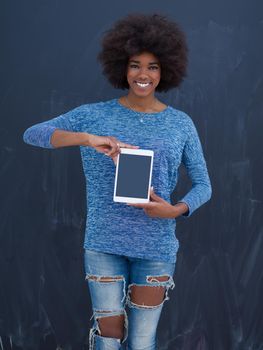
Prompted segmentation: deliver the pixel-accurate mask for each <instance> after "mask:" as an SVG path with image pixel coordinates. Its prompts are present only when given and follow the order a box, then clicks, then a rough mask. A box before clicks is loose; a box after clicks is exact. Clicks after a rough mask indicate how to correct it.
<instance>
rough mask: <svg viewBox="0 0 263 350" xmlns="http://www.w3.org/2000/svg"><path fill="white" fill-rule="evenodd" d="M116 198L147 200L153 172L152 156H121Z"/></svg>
mask: <svg viewBox="0 0 263 350" xmlns="http://www.w3.org/2000/svg"><path fill="white" fill-rule="evenodd" d="M119 157H120V158H119V169H118V179H117V185H116V196H120V197H135V198H147V197H148V186H149V179H150V170H151V158H152V157H151V156H141V155H134V154H122V153H121V154H120V155H119Z"/></svg>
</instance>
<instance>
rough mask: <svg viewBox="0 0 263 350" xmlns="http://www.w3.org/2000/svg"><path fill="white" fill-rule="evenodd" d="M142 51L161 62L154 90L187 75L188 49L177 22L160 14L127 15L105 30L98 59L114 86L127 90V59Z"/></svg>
mask: <svg viewBox="0 0 263 350" xmlns="http://www.w3.org/2000/svg"><path fill="white" fill-rule="evenodd" d="M142 52H150V53H152V54H153V55H155V56H156V57H157V58H158V60H159V62H160V66H161V80H160V83H159V84H158V86H157V88H156V91H158V92H162V91H168V90H170V89H172V88H174V87H177V86H179V84H180V83H181V82H182V80H183V78H184V77H185V76H186V67H187V54H188V49H187V44H186V40H185V35H184V33H183V32H182V30H181V29H180V28H179V26H178V24H177V23H175V22H173V21H170V20H168V19H167V17H166V16H162V15H159V14H152V15H145V14H130V15H128V16H126V17H125V18H123V19H121V20H118V21H117V22H116V23H115V24H114V26H113V27H112V28H111V29H109V30H108V31H106V33H105V35H104V37H103V39H102V50H101V52H100V53H99V54H98V60H99V61H100V62H101V64H102V67H103V74H104V75H105V76H106V77H107V78H108V80H109V82H110V83H111V84H112V85H113V86H114V87H115V88H118V89H123V90H124V89H129V85H128V82H127V76H126V73H127V65H128V61H129V58H130V57H131V56H133V55H137V54H140V53H142Z"/></svg>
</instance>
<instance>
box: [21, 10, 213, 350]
mask: <svg viewBox="0 0 263 350" xmlns="http://www.w3.org/2000/svg"><path fill="white" fill-rule="evenodd" d="M98 58H99V60H100V62H101V63H102V65H103V72H104V74H105V75H106V76H107V78H108V80H109V81H110V82H111V83H112V85H113V86H114V87H116V88H120V89H127V90H128V92H127V94H126V95H124V96H121V97H120V98H118V99H117V98H115V99H112V100H109V101H106V102H98V103H90V104H86V105H82V106H79V107H77V108H75V109H73V110H72V111H69V112H67V113H65V114H63V115H61V116H59V117H56V118H54V119H51V120H49V121H46V122H43V123H40V124H36V125H34V126H32V127H30V128H29V129H27V130H26V131H25V133H24V141H25V142H27V143H29V144H33V145H36V146H40V147H46V148H59V147H66V146H74V145H75V146H80V150H81V157H82V163H83V170H84V173H85V177H86V186H87V211H88V213H87V223H86V232H85V242H84V248H85V254H84V256H85V269H86V279H87V281H88V285H89V290H90V295H91V301H92V307H93V318H94V324H93V327H92V329H91V330H90V349H120V348H121V347H123V346H125V344H127V348H128V349H139V348H140V349H155V348H156V329H157V325H158V321H159V317H160V314H161V310H162V307H163V303H164V300H167V299H168V290H169V288H173V287H174V282H173V273H174V270H175V263H176V253H177V250H178V247H179V244H178V240H177V239H176V236H175V234H174V232H175V226H176V220H175V219H176V218H177V217H179V216H181V215H183V216H185V217H189V216H190V215H191V214H192V213H193V212H194V211H195V210H196V209H197V208H198V207H200V206H201V205H202V204H204V203H205V202H206V201H208V200H209V199H210V197H211V184H210V179H209V176H208V172H207V168H206V162H205V159H204V155H203V151H202V146H201V144H200V140H199V137H198V133H197V131H196V128H195V126H194V124H193V121H192V119H191V118H190V117H189V116H188V115H187V114H185V113H184V112H182V111H179V110H177V109H175V108H173V107H171V106H167V105H165V104H164V103H162V102H161V101H160V100H159V99H157V98H156V97H155V92H156V91H158V92H161V91H168V90H169V89H171V88H174V87H177V86H179V84H180V83H181V81H182V80H183V78H184V76H185V75H186V64H187V47H186V43H185V38H184V34H183V33H182V31H181V30H180V29H179V27H178V26H177V24H176V23H174V22H172V21H169V20H168V19H167V18H166V17H164V16H160V15H129V16H127V17H125V18H124V19H121V20H120V21H118V22H117V23H115V25H114V26H113V28H112V29H111V30H109V31H108V32H107V33H106V34H105V36H104V39H103V43H102V51H101V53H100V54H99V56H98ZM122 147H126V148H138V147H140V148H142V149H150V150H153V151H154V163H153V173H152V186H153V189H152V190H151V201H150V203H146V204H136V203H135V204H129V205H126V204H124V203H116V202H113V189H114V177H115V164H116V158H117V155H118V153H119V152H120V148H122ZM105 155H107V156H108V157H105ZM181 162H182V163H183V164H184V165H185V167H186V169H187V171H188V174H189V176H190V178H191V180H192V188H191V189H190V191H189V192H188V193H186V195H185V196H184V197H183V198H182V199H181V200H180V201H178V203H176V204H175V205H172V204H171V200H170V195H171V193H172V192H173V189H174V188H175V186H176V183H177V176H178V167H179V166H180V164H181ZM126 305H127V306H128V308H127V310H126V308H125V307H126ZM127 312H128V313H127ZM124 343H125V344H124Z"/></svg>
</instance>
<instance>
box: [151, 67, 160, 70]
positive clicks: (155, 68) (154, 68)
mask: <svg viewBox="0 0 263 350" xmlns="http://www.w3.org/2000/svg"><path fill="white" fill-rule="evenodd" d="M150 69H151V70H157V69H159V67H158V66H150Z"/></svg>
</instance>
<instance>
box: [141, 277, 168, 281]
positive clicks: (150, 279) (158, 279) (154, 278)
mask: <svg viewBox="0 0 263 350" xmlns="http://www.w3.org/2000/svg"><path fill="white" fill-rule="evenodd" d="M169 279H170V276H147V278H146V280H147V282H166V281H169Z"/></svg>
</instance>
